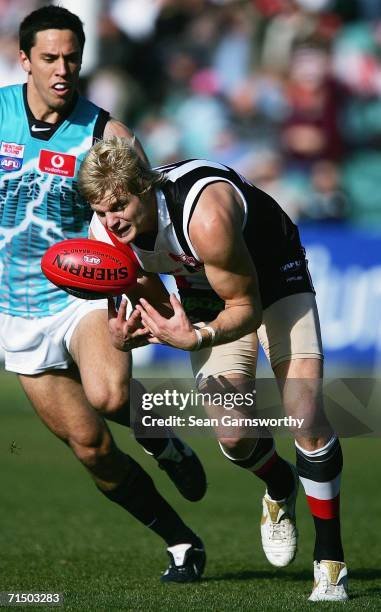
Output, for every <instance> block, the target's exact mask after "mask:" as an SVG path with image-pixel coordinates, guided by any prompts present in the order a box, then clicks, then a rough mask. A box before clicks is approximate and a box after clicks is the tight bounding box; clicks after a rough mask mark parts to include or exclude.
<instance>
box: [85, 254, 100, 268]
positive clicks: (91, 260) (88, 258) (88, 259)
mask: <svg viewBox="0 0 381 612" xmlns="http://www.w3.org/2000/svg"><path fill="white" fill-rule="evenodd" d="M83 261H84V262H85V263H88V264H93V265H95V266H97V265H98V264H100V263H101V261H102V260H101V258H100V257H97V256H96V255H84V256H83Z"/></svg>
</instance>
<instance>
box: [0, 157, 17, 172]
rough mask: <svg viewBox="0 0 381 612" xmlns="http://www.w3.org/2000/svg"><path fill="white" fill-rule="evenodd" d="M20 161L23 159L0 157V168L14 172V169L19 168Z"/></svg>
mask: <svg viewBox="0 0 381 612" xmlns="http://www.w3.org/2000/svg"><path fill="white" fill-rule="evenodd" d="M22 162H23V160H22V159H17V157H1V158H0V168H2V169H3V170H5V171H6V172H14V171H15V170H20V168H21V166H22Z"/></svg>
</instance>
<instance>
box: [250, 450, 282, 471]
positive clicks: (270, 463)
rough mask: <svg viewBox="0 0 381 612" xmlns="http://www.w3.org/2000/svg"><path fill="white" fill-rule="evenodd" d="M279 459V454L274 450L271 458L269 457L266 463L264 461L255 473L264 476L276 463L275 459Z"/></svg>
mask: <svg viewBox="0 0 381 612" xmlns="http://www.w3.org/2000/svg"><path fill="white" fill-rule="evenodd" d="M277 459H278V455H277V453H276V451H275V450H274V453H273V454H272V455H271V457H270V459H268V460H267V461H266V463H264V464H263V465H262V466H261V467H260V468H258V469H257V470H253V472H254V474H256V475H257V476H263V475H264V474H266V472H268V471H269V469H270V468H271V467H272V466H273V465H274V463H275V461H277Z"/></svg>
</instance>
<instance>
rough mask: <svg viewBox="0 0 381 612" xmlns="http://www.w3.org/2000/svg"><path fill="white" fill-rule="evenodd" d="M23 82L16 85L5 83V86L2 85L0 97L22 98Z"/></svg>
mask: <svg viewBox="0 0 381 612" xmlns="http://www.w3.org/2000/svg"><path fill="white" fill-rule="evenodd" d="M22 87H23V86H22V83H18V84H16V85H5V86H4V87H0V98H1V99H2V100H3V99H9V98H17V99H18V98H20V96H21V95H22Z"/></svg>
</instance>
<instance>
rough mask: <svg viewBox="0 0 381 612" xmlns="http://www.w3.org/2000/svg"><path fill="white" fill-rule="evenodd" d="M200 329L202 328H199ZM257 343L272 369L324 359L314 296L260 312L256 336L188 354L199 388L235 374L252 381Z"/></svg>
mask: <svg viewBox="0 0 381 612" xmlns="http://www.w3.org/2000/svg"><path fill="white" fill-rule="evenodd" d="M200 325H203V324H200ZM258 340H259V341H260V343H261V345H262V348H263V350H264V351H265V353H266V356H267V359H268V360H269V361H270V363H271V366H272V368H274V367H275V366H277V365H278V364H279V363H281V362H282V361H289V360H291V359H298V358H315V359H323V349H322V342H321V334H320V323H319V315H318V311H317V306H316V300H315V296H314V294H313V293H297V294H295V295H289V296H287V297H285V298H282V299H280V300H278V301H277V302H274V303H273V304H271V306H269V307H268V308H266V309H265V310H264V311H263V322H262V325H261V326H260V328H259V329H258V330H257V333H255V332H254V333H251V334H248V335H247V336H243V337H242V338H240V339H239V340H235V341H234V342H230V343H228V344H221V345H219V346H214V347H211V348H205V349H202V350H201V351H195V352H194V353H190V356H191V364H192V369H193V374H194V376H195V379H196V381H197V383H198V384H200V383H201V382H202V381H203V380H205V378H207V377H208V376H217V375H219V374H223V373H224V372H225V373H226V372H236V373H237V374H241V375H244V376H249V377H254V376H255V370H256V365H257V356H258Z"/></svg>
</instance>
